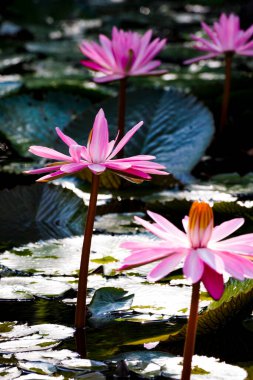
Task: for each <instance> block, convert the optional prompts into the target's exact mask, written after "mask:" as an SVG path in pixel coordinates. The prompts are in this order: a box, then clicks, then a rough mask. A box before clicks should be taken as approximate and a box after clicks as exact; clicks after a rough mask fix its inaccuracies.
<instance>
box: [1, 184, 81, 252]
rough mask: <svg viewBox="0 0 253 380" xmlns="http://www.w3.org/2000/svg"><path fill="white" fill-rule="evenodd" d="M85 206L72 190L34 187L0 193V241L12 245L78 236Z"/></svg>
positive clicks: (51, 186) (41, 186) (57, 187)
mask: <svg viewBox="0 0 253 380" xmlns="http://www.w3.org/2000/svg"><path fill="white" fill-rule="evenodd" d="M83 210H85V206H84V204H83V202H82V200H81V199H80V198H78V197H77V196H76V195H75V194H74V193H73V192H72V191H70V190H67V189H63V188H62V187H60V186H54V185H45V184H36V185H32V186H17V187H15V188H14V189H12V190H7V189H6V190H3V191H1V192H0V225H1V228H0V241H2V242H6V243H7V242H8V243H9V242H10V244H12V245H18V244H22V243H23V244H24V243H27V242H30V241H36V240H40V239H50V238H56V237H64V236H71V235H72V234H73V233H75V234H76V233H82V219H83V216H84V215H83V214H84V212H83Z"/></svg>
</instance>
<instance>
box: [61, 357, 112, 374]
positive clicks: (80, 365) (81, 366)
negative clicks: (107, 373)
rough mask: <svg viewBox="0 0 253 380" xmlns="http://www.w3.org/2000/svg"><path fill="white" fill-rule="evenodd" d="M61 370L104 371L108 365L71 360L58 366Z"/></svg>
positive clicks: (85, 360)
mask: <svg viewBox="0 0 253 380" xmlns="http://www.w3.org/2000/svg"><path fill="white" fill-rule="evenodd" d="M58 367H59V368H63V369H70V370H75V371H80V370H89V371H94V370H95V371H97V370H100V371H103V370H106V369H107V365H106V364H105V363H103V362H99V361H96V360H89V359H78V358H77V359H69V360H62V362H61V364H59V365H58Z"/></svg>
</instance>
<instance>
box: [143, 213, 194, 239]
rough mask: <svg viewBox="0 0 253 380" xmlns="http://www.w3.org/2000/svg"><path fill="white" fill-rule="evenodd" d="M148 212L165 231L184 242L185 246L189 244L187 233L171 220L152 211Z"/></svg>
mask: <svg viewBox="0 0 253 380" xmlns="http://www.w3.org/2000/svg"><path fill="white" fill-rule="evenodd" d="M147 213H148V215H149V216H150V217H151V218H152V219H153V220H154V221H155V222H156V223H157V224H158V225H159V226H160V227H161V228H162V229H163V230H164V231H165V232H167V233H169V234H170V235H171V236H172V237H173V238H174V239H176V240H178V241H180V242H182V243H183V244H184V245H185V246H188V245H189V244H188V238H187V236H186V234H185V233H184V232H182V231H181V230H179V229H178V228H177V227H176V226H174V224H172V223H171V222H170V221H169V220H167V219H166V218H164V217H163V216H161V215H159V214H157V213H155V212H152V211H147Z"/></svg>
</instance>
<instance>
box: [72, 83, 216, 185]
mask: <svg viewBox="0 0 253 380" xmlns="http://www.w3.org/2000/svg"><path fill="white" fill-rule="evenodd" d="M140 99H141V101H140ZM100 107H102V108H103V109H104V111H105V114H106V117H107V118H108V122H109V126H110V133H111V136H115V135H116V132H117V119H116V115H117V100H116V99H115V98H112V99H109V100H107V101H105V102H103V103H102V104H100V105H99V106H97V107H96V109H95V108H94V107H92V108H90V109H89V110H87V111H85V112H84V113H83V114H82V116H81V117H78V118H76V120H75V121H74V122H73V123H70V125H69V126H68V127H67V128H66V133H67V132H68V131H71V132H72V137H74V138H76V139H77V140H79V141H82V142H83V141H85V140H86V139H87V137H88V133H89V130H90V128H91V127H92V123H93V120H94V116H95V114H96V112H97V110H98V108H100ZM140 120H143V121H144V126H143V127H142V128H141V129H140V130H139V131H138V133H137V134H136V136H135V138H133V139H132V140H131V141H129V143H128V144H127V145H126V149H125V150H126V155H127V156H132V155H136V154H151V155H154V156H156V159H157V161H158V162H159V163H161V164H163V165H165V166H166V168H167V170H168V171H169V172H171V173H172V174H173V175H174V176H175V177H176V178H179V179H186V178H188V177H189V173H190V171H191V169H192V168H193V167H194V166H195V165H196V163H197V162H198V161H199V159H200V158H201V156H202V154H203V153H204V151H205V149H206V148H207V146H208V145H209V143H210V141H211V138H212V136H213V132H214V127H213V119H212V116H211V114H210V112H209V111H208V110H207V109H206V108H205V107H204V106H203V105H202V104H201V103H199V102H198V101H197V100H196V98H195V97H193V96H190V95H186V94H184V93H183V92H180V91H178V90H176V89H172V88H170V89H168V90H164V91H162V90H149V89H145V90H138V91H133V92H131V93H129V94H128V97H127V112H126V130H129V129H130V128H131V127H133V126H134V125H135V124H137V123H138V122H139V121H140ZM84 124H85V125H86V131H84V128H83V126H84Z"/></svg>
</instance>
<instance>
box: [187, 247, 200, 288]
mask: <svg viewBox="0 0 253 380" xmlns="http://www.w3.org/2000/svg"><path fill="white" fill-rule="evenodd" d="M188 252H189V253H188V255H187V256H186V259H185V262H184V268H183V272H184V275H185V277H186V278H188V279H189V280H190V281H191V282H192V283H193V284H195V283H196V282H198V281H200V279H201V277H202V275H203V272H204V263H203V261H202V260H201V259H200V258H199V256H198V254H197V252H196V250H195V249H192V250H189V251H188Z"/></svg>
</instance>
